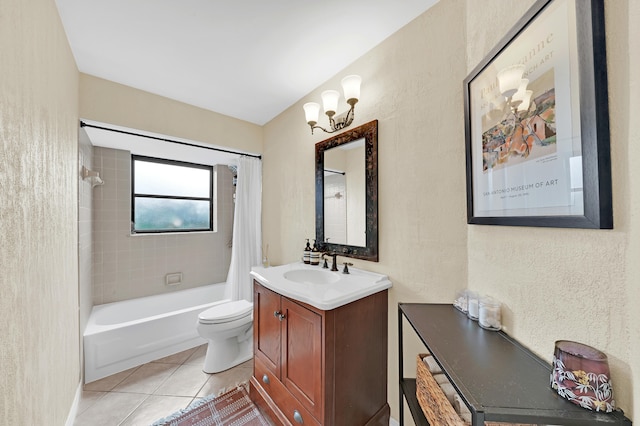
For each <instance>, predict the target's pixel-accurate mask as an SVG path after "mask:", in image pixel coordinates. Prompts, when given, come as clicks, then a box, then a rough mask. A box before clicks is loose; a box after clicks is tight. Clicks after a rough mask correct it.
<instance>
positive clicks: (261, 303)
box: [253, 283, 284, 377]
mask: <svg viewBox="0 0 640 426" xmlns="http://www.w3.org/2000/svg"><path fill="white" fill-rule="evenodd" d="M280 313H281V308H280V295H279V294H277V293H274V292H273V291H271V290H269V289H267V288H265V287H263V286H261V285H259V284H257V283H256V284H254V286H253V347H254V355H255V356H256V357H258V358H259V359H260V361H262V362H263V363H264V365H265V366H266V367H267V368H268V369H269V370H271V371H272V372H273V374H274V375H275V376H276V377H280V359H281V358H280V356H281V351H280V341H281V339H280V329H281V323H282V322H283V320H284V318H280V317H279V316H278V314H280Z"/></svg>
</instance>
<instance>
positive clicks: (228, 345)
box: [202, 337, 253, 374]
mask: <svg viewBox="0 0 640 426" xmlns="http://www.w3.org/2000/svg"><path fill="white" fill-rule="evenodd" d="M207 341H208V345H207V355H206V356H205V359H204V366H203V368H202V371H204V372H205V373H208V374H212V373H220V372H221V371H225V370H228V369H230V368H233V367H235V366H237V365H240V364H242V363H243V362H246V361H249V360H250V359H251V358H253V339H252V338H248V339H245V340H244V341H242V342H238V338H237V337H231V338H229V339H221V340H209V339H208V340H207Z"/></svg>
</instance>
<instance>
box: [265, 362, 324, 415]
mask: <svg viewBox="0 0 640 426" xmlns="http://www.w3.org/2000/svg"><path fill="white" fill-rule="evenodd" d="M253 375H254V377H255V378H256V380H257V381H258V382H259V383H260V386H261V387H262V389H263V390H264V391H265V392H266V393H267V394H268V395H269V397H270V398H271V400H272V401H273V402H274V403H275V404H276V405H277V406H278V408H279V409H280V412H281V413H282V414H283V415H284V417H286V418H287V420H289V422H291V424H292V425H294V426H296V425H307V426H309V425H311V426H320V423H319V422H318V421H317V420H316V418H315V417H313V416H312V415H311V413H309V411H307V410H306V409H305V408H304V407H303V406H302V404H300V402H299V401H298V400H297V399H296V398H294V397H293V396H292V395H291V394H290V393H289V391H288V390H287V388H285V387H284V385H283V384H282V383H281V382H280V380H278V378H277V377H276V376H274V374H273V373H272V372H271V370H269V369H268V368H266V367H265V365H264V364H263V363H262V362H261V361H260V360H259V359H257V358H254V373H253Z"/></svg>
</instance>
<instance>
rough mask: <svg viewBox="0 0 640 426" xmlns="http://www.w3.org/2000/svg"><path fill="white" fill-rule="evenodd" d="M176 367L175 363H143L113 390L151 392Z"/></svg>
mask: <svg viewBox="0 0 640 426" xmlns="http://www.w3.org/2000/svg"><path fill="white" fill-rule="evenodd" d="M178 367H179V366H178V365H176V364H161V363H149V364H145V365H143V366H141V367H140V368H138V369H137V370H136V371H134V372H133V373H132V374H131V375H130V376H129V377H127V378H126V379H125V380H123V381H122V382H121V383H120V384H119V385H118V386H116V387H115V388H113V390H114V391H116V392H134V393H146V394H152V393H153V392H154V391H155V390H156V389H158V387H159V386H160V385H161V384H162V383H164V381H165V380H167V378H168V377H169V376H171V374H173V372H174V371H175V370H176V369H177V368H178Z"/></svg>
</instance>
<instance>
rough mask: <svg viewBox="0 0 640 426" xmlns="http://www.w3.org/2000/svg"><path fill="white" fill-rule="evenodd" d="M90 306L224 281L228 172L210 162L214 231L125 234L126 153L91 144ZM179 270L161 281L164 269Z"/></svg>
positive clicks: (229, 233)
mask: <svg viewBox="0 0 640 426" xmlns="http://www.w3.org/2000/svg"><path fill="white" fill-rule="evenodd" d="M93 152H94V157H93V165H94V169H95V170H96V171H98V172H100V176H101V177H102V179H103V180H104V185H101V186H96V187H95V188H94V189H93V218H94V221H93V222H94V232H93V238H94V242H95V244H94V251H93V305H100V304H102V303H110V302H117V301H120V300H127V299H133V298H136V297H143V296H151V295H154V294H162V293H168V292H172V291H176V290H182V289H188V288H193V287H198V286H201V285H206V284H214V283H220V282H224V281H225V280H226V279H227V272H228V271H229V262H230V261H231V244H230V242H231V239H232V237H233V207H234V204H233V192H234V187H233V184H232V179H233V175H232V174H231V171H230V170H229V168H228V167H227V166H225V165H218V166H214V174H215V178H214V181H215V184H214V185H215V187H214V191H215V192H214V194H215V195H214V197H215V203H216V208H215V210H214V211H215V215H216V216H217V225H218V226H217V229H216V231H215V232H194V233H175V234H147V235H142V234H139V235H135V236H132V235H131V153H130V152H129V151H122V150H117V149H110V148H103V147H94V148H93ZM177 272H181V273H182V284H179V285H175V286H167V285H166V283H165V276H166V274H170V273H177Z"/></svg>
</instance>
